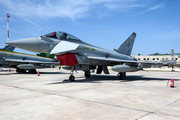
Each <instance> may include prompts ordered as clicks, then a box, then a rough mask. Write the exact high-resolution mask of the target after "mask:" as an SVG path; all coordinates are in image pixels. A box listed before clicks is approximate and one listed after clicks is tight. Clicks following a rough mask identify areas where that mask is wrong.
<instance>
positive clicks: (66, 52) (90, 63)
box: [7, 31, 161, 81]
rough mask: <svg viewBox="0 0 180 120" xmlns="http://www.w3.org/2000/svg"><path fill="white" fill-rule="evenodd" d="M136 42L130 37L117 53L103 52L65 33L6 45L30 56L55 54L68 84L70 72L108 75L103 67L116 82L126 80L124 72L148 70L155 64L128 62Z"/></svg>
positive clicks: (131, 60)
mask: <svg viewBox="0 0 180 120" xmlns="http://www.w3.org/2000/svg"><path fill="white" fill-rule="evenodd" d="M135 38H136V33H132V34H131V35H130V36H129V37H128V38H127V40H125V41H124V42H123V43H122V45H121V46H120V47H119V48H118V49H114V51H110V50H106V49H103V48H100V47H97V46H94V45H91V44H89V43H86V42H84V41H82V40H80V39H78V38H77V37H75V36H73V35H71V34H68V33H66V32H60V31H56V32H52V33H49V34H46V35H43V36H40V37H37V38H29V39H21V40H16V41H11V42H8V43H7V44H9V45H12V46H15V47H19V48H22V49H25V50H29V51H34V52H40V53H41V52H43V53H51V54H56V57H57V58H58V60H59V62H60V64H61V65H63V66H64V68H65V69H70V70H72V72H71V75H70V77H69V80H71V81H74V80H75V77H74V75H73V71H74V70H83V71H85V74H84V75H85V77H86V78H89V77H90V75H91V73H90V70H91V69H96V68H97V72H96V73H97V74H101V73H102V71H103V72H104V73H105V74H109V71H108V69H107V66H112V70H114V71H116V72H118V73H119V74H118V76H119V77H120V79H125V78H126V72H134V71H138V70H142V69H143V68H145V67H146V68H147V67H151V66H152V65H155V64H161V63H157V62H143V61H137V60H136V59H134V58H132V57H131V56H130V55H131V51H132V48H133V44H134V41H135Z"/></svg>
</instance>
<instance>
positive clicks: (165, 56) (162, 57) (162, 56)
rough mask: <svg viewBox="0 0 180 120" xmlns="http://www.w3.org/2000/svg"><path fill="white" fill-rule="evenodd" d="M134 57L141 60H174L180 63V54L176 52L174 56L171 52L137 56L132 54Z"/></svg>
mask: <svg viewBox="0 0 180 120" xmlns="http://www.w3.org/2000/svg"><path fill="white" fill-rule="evenodd" d="M132 57H133V58H135V59H137V60H139V61H158V62H170V61H174V62H176V63H180V54H179V53H176V54H174V55H173V56H172V55H171V54H159V53H155V54H150V55H146V56H144V55H140V54H138V55H137V56H135V55H132Z"/></svg>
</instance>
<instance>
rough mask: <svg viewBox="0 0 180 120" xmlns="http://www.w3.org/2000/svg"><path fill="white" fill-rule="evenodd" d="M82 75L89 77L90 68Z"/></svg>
mask: <svg viewBox="0 0 180 120" xmlns="http://www.w3.org/2000/svg"><path fill="white" fill-rule="evenodd" d="M84 76H85V77H86V78H90V76H91V72H90V70H88V71H85V73H84Z"/></svg>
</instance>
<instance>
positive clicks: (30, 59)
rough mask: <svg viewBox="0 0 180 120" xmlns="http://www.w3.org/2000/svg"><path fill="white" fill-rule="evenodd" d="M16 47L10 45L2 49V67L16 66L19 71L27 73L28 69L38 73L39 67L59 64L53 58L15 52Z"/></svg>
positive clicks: (0, 63)
mask: <svg viewBox="0 0 180 120" xmlns="http://www.w3.org/2000/svg"><path fill="white" fill-rule="evenodd" d="M14 48H15V47H12V46H10V45H8V46H6V47H4V48H3V49H0V67H4V68H16V72H18V73H25V72H26V71H27V70H28V71H29V72H30V73H36V69H37V68H39V69H40V68H49V67H52V66H54V65H58V64H59V63H58V62H57V61H56V60H55V59H52V58H47V57H41V56H35V55H29V54H24V53H18V52H13V50H14Z"/></svg>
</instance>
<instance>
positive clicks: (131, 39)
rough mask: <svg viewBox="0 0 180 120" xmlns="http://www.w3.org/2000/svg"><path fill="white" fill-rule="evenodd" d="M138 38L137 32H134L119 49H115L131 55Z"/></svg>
mask: <svg viewBox="0 0 180 120" xmlns="http://www.w3.org/2000/svg"><path fill="white" fill-rule="evenodd" d="M135 38H136V33H135V32H133V33H132V34H131V35H130V36H129V37H128V38H127V39H126V40H125V41H124V42H123V43H122V44H121V46H120V47H119V48H118V49H114V51H116V52H118V53H121V54H125V55H129V56H130V55H131V52H132V48H133V45H134V41H135Z"/></svg>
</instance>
